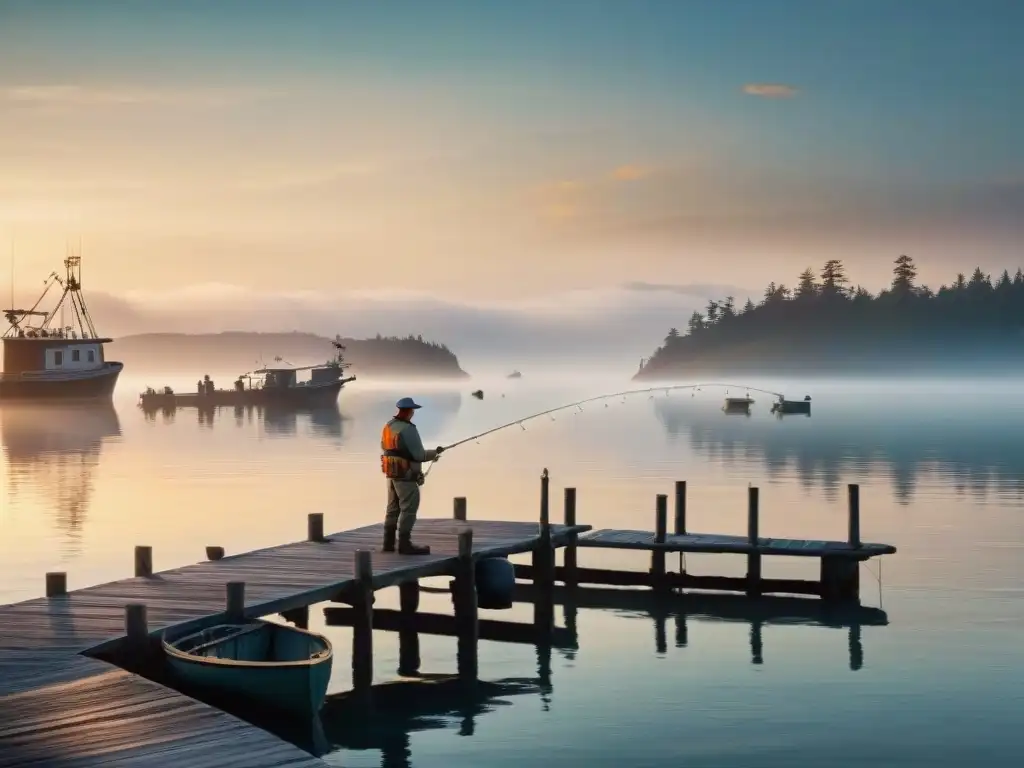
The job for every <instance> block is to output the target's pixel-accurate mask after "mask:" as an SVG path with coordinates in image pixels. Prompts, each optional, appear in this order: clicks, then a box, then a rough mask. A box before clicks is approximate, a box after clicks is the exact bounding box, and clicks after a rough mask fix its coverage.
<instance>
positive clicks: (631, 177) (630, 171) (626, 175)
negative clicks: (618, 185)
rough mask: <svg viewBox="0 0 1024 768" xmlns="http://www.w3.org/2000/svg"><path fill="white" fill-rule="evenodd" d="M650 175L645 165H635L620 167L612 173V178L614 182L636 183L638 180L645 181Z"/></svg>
mask: <svg viewBox="0 0 1024 768" xmlns="http://www.w3.org/2000/svg"><path fill="white" fill-rule="evenodd" d="M650 175H651V169H650V168H648V167H647V166H645V165H637V164H636V163H627V164H626V165H620V166H619V167H618V168H616V169H615V170H613V171H612V178H613V179H615V181H637V180H639V179H646V178H647V177H648V176H650Z"/></svg>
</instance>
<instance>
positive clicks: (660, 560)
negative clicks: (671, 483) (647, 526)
mask: <svg viewBox="0 0 1024 768" xmlns="http://www.w3.org/2000/svg"><path fill="white" fill-rule="evenodd" d="M667 535H668V496H666V495H665V494H663V493H659V494H658V496H657V498H656V499H655V503H654V542H655V543H656V544H664V543H665V537H666V536H667ZM651 583H652V584H653V586H654V589H655V590H656V591H658V592H664V591H665V588H666V583H665V550H663V549H655V550H653V551H652V552H651Z"/></svg>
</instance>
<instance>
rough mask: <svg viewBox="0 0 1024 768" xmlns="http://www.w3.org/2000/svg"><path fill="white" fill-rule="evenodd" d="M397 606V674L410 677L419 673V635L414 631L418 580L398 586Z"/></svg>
mask: <svg viewBox="0 0 1024 768" xmlns="http://www.w3.org/2000/svg"><path fill="white" fill-rule="evenodd" d="M398 605H399V609H400V611H401V613H400V616H399V619H400V622H401V624H400V626H399V630H398V674H399V675H401V676H402V677H411V676H414V675H417V674H419V671H420V635H419V632H418V631H417V630H416V612H417V611H418V610H419V608H420V582H419V579H413V580H412V581H404V582H402V583H401V584H399V585H398Z"/></svg>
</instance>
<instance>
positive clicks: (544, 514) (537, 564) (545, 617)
mask: <svg viewBox="0 0 1024 768" xmlns="http://www.w3.org/2000/svg"><path fill="white" fill-rule="evenodd" d="M549 487H550V478H549V477H548V471H547V469H546V468H545V470H544V472H543V473H542V474H541V476H540V530H539V535H538V537H537V543H536V545H535V546H534V548H533V583H534V585H535V586H536V587H537V594H538V599H537V600H536V602H534V604H533V623H534V626H535V627H536V628H537V632H538V636H540V637H544V636H547V635H550V633H551V629H552V627H554V626H555V605H554V602H553V601H552V600H551V599H550V596H551V591H552V588H553V587H554V585H555V550H554V548H553V547H552V546H551V516H550V505H549V501H550V497H549Z"/></svg>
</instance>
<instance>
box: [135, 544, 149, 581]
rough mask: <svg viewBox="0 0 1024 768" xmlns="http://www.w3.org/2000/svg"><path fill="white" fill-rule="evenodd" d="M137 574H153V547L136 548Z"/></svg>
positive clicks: (146, 575)
mask: <svg viewBox="0 0 1024 768" xmlns="http://www.w3.org/2000/svg"><path fill="white" fill-rule="evenodd" d="M135 575H136V576H141V577H144V578H149V577H150V576H152V575H153V548H152V547H136V548H135Z"/></svg>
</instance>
